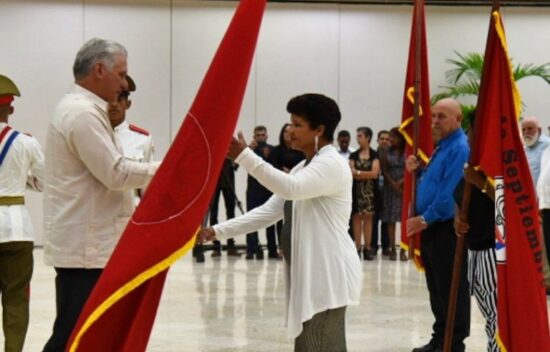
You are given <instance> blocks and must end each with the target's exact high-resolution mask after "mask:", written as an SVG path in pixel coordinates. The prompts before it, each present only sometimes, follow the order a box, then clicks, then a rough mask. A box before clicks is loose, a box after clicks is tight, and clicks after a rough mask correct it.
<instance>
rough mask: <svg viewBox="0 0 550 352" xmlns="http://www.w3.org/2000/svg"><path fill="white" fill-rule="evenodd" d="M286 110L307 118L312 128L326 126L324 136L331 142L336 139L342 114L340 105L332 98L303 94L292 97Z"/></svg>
mask: <svg viewBox="0 0 550 352" xmlns="http://www.w3.org/2000/svg"><path fill="white" fill-rule="evenodd" d="M286 110H287V111H288V112H289V113H291V114H294V115H297V116H300V117H302V118H304V119H305V120H307V122H308V123H309V127H310V128H311V129H315V128H317V127H319V126H321V125H323V126H325V132H324V133H323V137H324V138H325V139H326V140H328V141H330V142H332V141H333V140H334V131H335V130H336V126H338V123H339V122H340V119H341V118H342V115H341V114H340V109H339V108H338V105H337V104H336V102H335V101H334V100H332V99H331V98H329V97H327V96H324V95H322V94H314V93H308V94H302V95H299V96H297V97H294V98H292V99H290V101H289V102H288V104H287V105H286Z"/></svg>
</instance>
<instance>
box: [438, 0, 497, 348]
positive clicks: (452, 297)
mask: <svg viewBox="0 0 550 352" xmlns="http://www.w3.org/2000/svg"><path fill="white" fill-rule="evenodd" d="M499 8H500V1H499V0H493V7H492V10H491V13H492V12H493V11H498V9H499ZM489 23H490V24H489V26H491V25H492V23H493V20H492V19H491V21H490V22H489ZM490 33H491V30H490V28H489V35H490ZM489 35H488V36H487V43H489V39H490V38H489ZM487 50H488V45H486V49H485V56H484V59H485V58H486V57H487ZM485 65H487V61H486V60H484V63H483V73H484V72H486V70H485ZM485 79H486V77H484V76H482V77H481V80H482V81H484V80H485ZM480 86H481V87H482V86H483V83H481V84H480ZM480 92H482V90H481V89H480ZM482 98H483V97H481V96H479V97H478V104H479V101H480V100H481V99H482ZM478 115H479V110H476V119H475V123H474V125H473V126H471V127H470V128H472V134H473V136H472V137H474V138H471V139H470V140H471V146H470V147H471V149H470V165H472V163H473V162H474V160H473V158H474V156H475V151H476V149H477V142H476V141H477V138H475V136H477V134H478V133H479V132H480V131H479V126H480V122H481V118H482V116H478ZM471 194H472V184H471V183H469V182H464V193H463V194H462V203H461V206H460V211H459V218H460V221H462V222H465V223H467V222H468V210H469V209H470V197H471ZM464 240H465V239H464V236H458V237H457V239H456V248H455V257H454V266H453V277H452V281H451V291H450V293H449V306H448V308H447V322H446V323H445V340H444V343H443V352H451V346H452V341H453V333H454V331H453V330H454V323H455V315H456V300H457V296H458V286H459V284H460V271H461V268H462V261H463V260H464Z"/></svg>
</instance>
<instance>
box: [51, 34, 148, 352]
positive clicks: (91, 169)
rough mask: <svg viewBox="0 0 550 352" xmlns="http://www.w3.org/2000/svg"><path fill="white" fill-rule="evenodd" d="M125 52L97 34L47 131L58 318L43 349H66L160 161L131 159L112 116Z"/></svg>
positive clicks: (122, 86) (122, 85)
mask: <svg viewBox="0 0 550 352" xmlns="http://www.w3.org/2000/svg"><path fill="white" fill-rule="evenodd" d="M127 57H128V54H127V51H126V49H125V48H124V47H123V46H122V45H120V44H118V43H115V42H113V41H109V40H104V39H98V38H93V39H90V40H89V41H87V42H86V43H85V44H84V45H83V46H82V47H81V48H80V50H79V51H78V53H77V54H76V58H75V61H74V65H73V75H74V79H75V84H74V85H73V86H72V88H71V90H70V92H69V93H67V94H65V95H64V96H63V98H62V99H61V101H60V102H59V104H58V105H57V107H56V108H55V110H54V116H53V119H52V121H51V122H50V124H49V126H48V132H47V135H46V160H45V168H44V170H45V171H44V261H45V262H46V264H47V265H51V266H53V267H54V268H55V271H56V278H55V296H56V297H55V302H56V314H57V315H56V318H55V322H54V324H53V332H52V335H51V337H50V338H49V340H48V342H47V343H46V346H45V347H44V351H45V352H59V351H64V350H65V348H66V345H67V342H68V339H69V337H70V334H71V332H72V330H73V328H74V325H75V324H76V321H77V319H78V316H79V315H80V312H81V310H82V308H83V306H84V304H85V303H86V300H87V299H88V296H89V295H90V293H91V292H92V290H93V288H94V286H95V284H96V282H97V280H98V279H99V276H100V275H101V272H102V271H103V268H104V267H105V264H107V261H108V259H109V257H110V256H111V253H112V252H113V250H114V248H115V246H116V244H117V242H118V239H119V238H120V236H121V235H122V232H123V230H124V227H125V226H126V224H127V223H128V220H129V218H130V216H131V215H132V214H131V213H126V212H125V211H127V210H129V209H128V208H127V207H124V202H125V200H126V199H127V194H128V193H129V191H132V190H134V189H138V188H142V187H145V186H147V184H148V183H149V181H150V180H151V179H152V177H153V176H154V174H155V172H156V170H157V169H158V166H159V163H140V162H134V161H130V160H127V159H126V158H125V157H124V155H123V151H122V148H121V146H120V144H119V142H118V140H117V138H116V137H115V134H114V130H113V128H112V126H111V122H110V120H109V116H108V113H107V106H108V103H109V102H113V101H116V100H118V98H119V96H120V94H121V93H122V92H124V91H127V90H128V81H127V80H126V73H127Z"/></svg>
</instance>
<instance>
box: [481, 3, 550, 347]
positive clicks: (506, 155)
mask: <svg viewBox="0 0 550 352" xmlns="http://www.w3.org/2000/svg"><path fill="white" fill-rule="evenodd" d="M520 101H521V99H520V96H519V91H518V90H517V87H516V85H515V82H514V79H513V76H512V68H511V65H510V61H509V58H508V52H507V44H506V37H505V34H504V27H503V24H502V20H501V17H500V14H499V12H498V11H494V12H493V13H492V16H491V24H490V28H489V37H488V39H487V48H486V51H485V62H484V66H483V75H482V80H481V87H480V94H479V100H478V107H477V112H476V116H477V118H476V122H475V123H476V127H475V128H476V129H475V130H476V131H478V132H477V136H476V141H475V142H474V143H473V145H474V147H475V150H472V161H473V162H474V165H479V167H480V168H481V169H482V170H483V172H485V174H486V175H487V176H489V177H490V178H492V179H493V180H494V181H495V190H496V202H495V204H496V211H495V218H496V225H497V226H496V252H497V272H498V273H497V284H498V294H497V297H498V298H497V306H498V313H497V318H498V336H497V341H498V342H499V345H500V348H501V351H513V352H517V351H520V352H521V351H529V352H530V351H550V335H549V330H548V316H547V310H546V309H547V308H546V295H545V290H544V283H543V277H542V258H543V257H542V247H541V234H540V232H541V231H540V228H541V227H540V222H539V215H538V211H537V209H538V207H537V197H536V193H535V190H534V186H533V181H532V179H531V175H530V172H529V166H528V164H527V159H526V156H525V153H524V150H523V144H522V142H521V138H520V134H519V128H518V116H519V111H520V104H521V103H520Z"/></svg>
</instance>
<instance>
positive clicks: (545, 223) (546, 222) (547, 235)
mask: <svg viewBox="0 0 550 352" xmlns="http://www.w3.org/2000/svg"><path fill="white" fill-rule="evenodd" d="M542 233H543V237H544V244H545V245H546V257H547V258H548V263H549V264H550V209H542Z"/></svg>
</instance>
